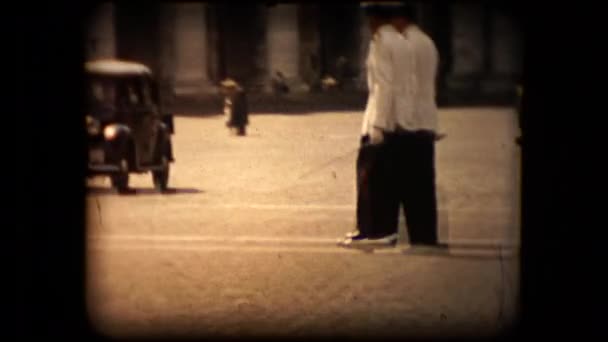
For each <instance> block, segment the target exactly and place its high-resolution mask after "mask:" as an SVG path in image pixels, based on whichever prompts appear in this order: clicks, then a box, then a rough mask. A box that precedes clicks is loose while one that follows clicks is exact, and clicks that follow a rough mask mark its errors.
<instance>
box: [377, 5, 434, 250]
mask: <svg viewBox="0 0 608 342" xmlns="http://www.w3.org/2000/svg"><path fill="white" fill-rule="evenodd" d="M414 13H415V11H414V8H413V7H410V6H407V5H404V6H402V7H400V9H399V11H398V13H397V15H396V16H394V17H393V25H394V26H395V28H397V30H398V31H400V32H401V33H402V34H403V36H404V37H405V39H406V40H407V41H408V42H409V43H410V46H411V47H412V51H413V52H414V64H415V66H414V68H413V71H414V72H413V75H414V78H413V79H414V96H413V107H414V109H413V112H412V115H411V116H409V117H408V115H404V114H403V113H402V112H397V116H398V117H399V118H403V119H402V120H397V121H398V124H397V128H396V130H395V131H393V132H390V133H389V134H388V136H386V137H385V139H386V140H387V144H386V145H387V149H388V151H387V158H390V160H391V161H392V164H391V171H392V180H391V181H392V184H393V186H392V187H391V190H393V191H391V192H390V193H388V194H387V195H389V196H390V197H392V198H391V199H390V200H389V201H388V202H389V204H388V206H387V209H386V210H387V212H386V214H387V217H389V218H390V222H389V224H388V225H387V228H388V231H387V232H396V231H397V223H398V217H399V206H400V205H403V208H404V210H405V218H406V222H407V228H408V233H409V238H410V243H411V245H412V246H435V247H443V246H440V244H439V243H438V237H437V200H436V189H435V141H437V140H439V139H441V138H442V136H441V135H439V134H437V131H438V118H437V104H436V100H435V98H436V97H435V89H436V88H435V87H436V77H437V69H438V65H439V54H438V51H437V48H436V46H435V43H434V42H433V40H432V39H431V38H430V37H429V36H428V35H427V34H425V33H424V32H423V31H422V30H421V29H420V27H418V26H417V25H416V24H415V21H414V19H415V15H414ZM402 94H403V95H401V96H403V97H409V96H410V94H409V93H402Z"/></svg>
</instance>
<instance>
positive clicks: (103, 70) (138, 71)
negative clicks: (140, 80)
mask: <svg viewBox="0 0 608 342" xmlns="http://www.w3.org/2000/svg"><path fill="white" fill-rule="evenodd" d="M85 70H86V72H87V73H93V74H101V75H113V76H131V75H133V76H135V75H151V74H152V71H151V70H150V68H148V67H147V66H145V65H144V64H141V63H136V62H131V61H123V60H117V59H103V60H95V61H90V62H86V63H85Z"/></svg>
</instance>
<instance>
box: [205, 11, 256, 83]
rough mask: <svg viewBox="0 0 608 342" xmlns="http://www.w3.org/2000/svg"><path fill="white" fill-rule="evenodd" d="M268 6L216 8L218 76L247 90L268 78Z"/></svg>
mask: <svg viewBox="0 0 608 342" xmlns="http://www.w3.org/2000/svg"><path fill="white" fill-rule="evenodd" d="M263 9H264V7H263V6H260V5H257V4H239V6H228V5H223V4H221V5H218V6H217V7H216V12H215V13H216V14H217V21H216V25H217V27H216V30H217V35H218V39H217V42H216V44H217V50H218V69H219V70H218V76H219V77H220V78H222V79H223V78H226V77H230V78H233V79H235V80H236V81H237V82H239V83H241V84H243V85H244V86H245V87H247V88H253V87H257V86H260V85H261V84H262V83H263V82H264V79H263V78H264V75H265V68H266V66H265V61H266V59H265V54H264V52H265V48H266V45H265V38H266V37H265V34H266V31H265V16H264V15H263V14H264V12H263Z"/></svg>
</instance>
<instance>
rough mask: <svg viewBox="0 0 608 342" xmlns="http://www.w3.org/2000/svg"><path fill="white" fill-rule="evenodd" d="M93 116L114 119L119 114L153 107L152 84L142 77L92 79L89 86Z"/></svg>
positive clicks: (101, 118) (90, 106)
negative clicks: (139, 108) (144, 107)
mask: <svg viewBox="0 0 608 342" xmlns="http://www.w3.org/2000/svg"><path fill="white" fill-rule="evenodd" d="M88 98H89V108H90V113H91V115H93V116H95V117H97V118H98V119H100V120H111V119H114V117H115V115H116V113H117V112H123V111H125V110H130V109H134V108H138V107H142V106H153V100H152V92H151V89H150V84H149V82H147V80H146V79H145V78H142V77H120V78H107V77H106V78H104V77H91V78H90V80H89V86H88Z"/></svg>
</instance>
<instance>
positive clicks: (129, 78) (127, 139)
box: [85, 60, 174, 193]
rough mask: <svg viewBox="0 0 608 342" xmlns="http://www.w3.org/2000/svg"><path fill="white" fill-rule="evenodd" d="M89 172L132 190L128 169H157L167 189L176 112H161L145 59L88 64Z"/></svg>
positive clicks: (159, 183)
mask: <svg viewBox="0 0 608 342" xmlns="http://www.w3.org/2000/svg"><path fill="white" fill-rule="evenodd" d="M85 74H86V83H85V84H86V96H87V113H86V128H87V132H88V144H89V159H88V171H89V173H88V175H89V176H97V175H107V176H109V177H110V179H111V181H112V186H113V187H114V188H116V189H117V190H118V191H119V192H120V193H125V192H129V173H145V172H151V173H152V180H153V183H154V186H155V188H156V189H158V190H159V191H165V190H167V183H168V180H169V165H170V163H171V162H173V161H174V158H173V149H172V145H171V135H172V134H173V133H174V129H173V116H172V115H171V114H166V113H163V112H162V108H161V107H160V94H159V90H158V85H157V83H156V80H155V79H154V78H153V75H152V72H151V71H150V69H149V68H148V67H147V66H145V65H143V64H140V63H134V62H127V61H120V60H98V61H91V62H87V63H86V64H85Z"/></svg>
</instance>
